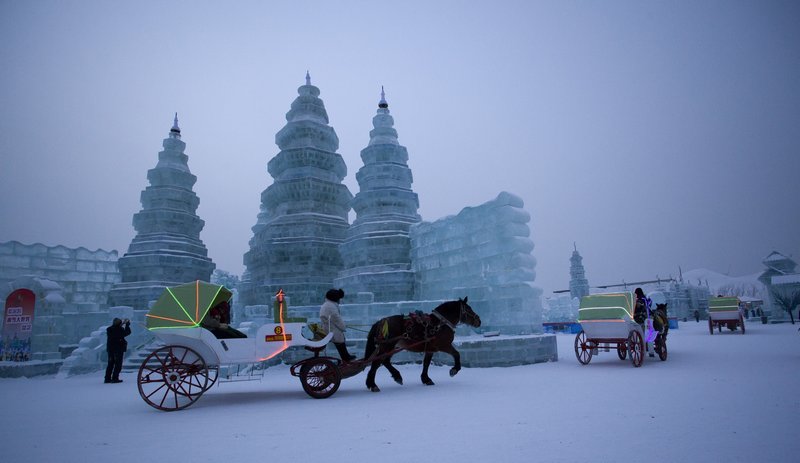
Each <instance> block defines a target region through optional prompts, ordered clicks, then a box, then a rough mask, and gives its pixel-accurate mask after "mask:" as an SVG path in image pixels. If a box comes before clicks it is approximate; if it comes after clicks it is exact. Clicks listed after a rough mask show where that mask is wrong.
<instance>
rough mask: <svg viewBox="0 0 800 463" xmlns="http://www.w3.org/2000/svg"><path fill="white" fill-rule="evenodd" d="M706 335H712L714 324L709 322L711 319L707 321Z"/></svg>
mask: <svg viewBox="0 0 800 463" xmlns="http://www.w3.org/2000/svg"><path fill="white" fill-rule="evenodd" d="M708 333H709V334H711V335H712V336H713V335H714V322H712V321H711V318H709V319H708Z"/></svg>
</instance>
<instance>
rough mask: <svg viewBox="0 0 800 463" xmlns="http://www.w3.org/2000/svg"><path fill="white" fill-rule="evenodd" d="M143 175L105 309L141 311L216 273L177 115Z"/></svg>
mask: <svg viewBox="0 0 800 463" xmlns="http://www.w3.org/2000/svg"><path fill="white" fill-rule="evenodd" d="M163 147H164V150H163V151H161V152H160V153H158V164H156V167H155V168H153V169H150V170H149V171H148V172H147V179H148V180H149V181H150V185H149V186H148V187H146V188H145V189H144V190H143V191H142V195H141V202H142V210H140V211H139V212H137V213H136V214H134V216H133V227H134V228H135V229H136V236H135V237H134V238H133V241H131V244H130V246H129V247H128V252H126V253H125V255H124V256H122V257H120V258H119V261H118V265H119V271H120V275H121V282H120V283H118V284H116V285H114V287H113V288H112V289H111V291H110V293H109V301H110V305H117V306H130V307H133V308H134V309H137V310H141V309H147V308H148V303H149V302H150V301H153V300H156V299H158V296H159V295H160V294H161V292H162V291H163V290H164V287H166V286H173V285H177V284H181V283H186V282H188V281H194V280H206V281H207V280H209V279H210V278H211V273H212V272H213V271H214V268H215V267H216V266H215V265H214V263H213V262H212V261H211V259H210V258H209V257H208V250H207V249H206V246H205V244H203V242H202V241H201V240H200V231H201V230H202V229H203V226H204V225H205V222H204V221H203V220H202V219H200V217H198V216H197V214H196V211H197V206H198V205H199V204H200V199H199V198H198V197H197V195H196V194H195V193H194V191H193V190H192V187H193V186H194V184H195V182H196V181H197V177H195V176H194V175H193V174H192V173H191V172H190V171H189V164H188V159H189V157H188V156H187V155H186V154H185V153H184V150H185V149H186V143H184V142H183V141H181V129H180V128H179V127H178V115H177V114H175V121H174V123H173V126H172V128H171V129H170V131H169V136H168V137H167V138H165V139H164V142H163Z"/></svg>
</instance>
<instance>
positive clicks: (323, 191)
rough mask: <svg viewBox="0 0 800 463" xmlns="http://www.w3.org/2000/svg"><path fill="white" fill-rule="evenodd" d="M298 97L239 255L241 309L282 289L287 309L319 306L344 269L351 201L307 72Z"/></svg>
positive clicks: (280, 135) (334, 141)
mask: <svg viewBox="0 0 800 463" xmlns="http://www.w3.org/2000/svg"><path fill="white" fill-rule="evenodd" d="M297 93H298V95H299V96H298V97H297V98H296V99H295V100H294V102H292V105H291V109H290V110H289V112H288V113H286V121H287V123H286V125H285V126H284V127H283V128H282V129H281V130H280V131H279V132H278V133H277V134H276V135H275V143H276V144H277V145H278V148H280V152H279V153H278V154H277V155H276V156H275V157H274V158H272V160H270V161H269V163H268V166H267V168H268V171H269V174H270V175H271V176H272V177H273V178H274V179H275V180H274V182H273V184H272V185H270V186H269V187H267V189H265V190H264V191H263V192H262V193H261V208H260V209H261V211H260V213H259V215H258V221H257V223H256V225H255V226H254V227H253V238H252V239H251V240H250V250H249V251H248V252H246V253H245V255H244V264H245V266H246V271H245V274H244V276H243V279H242V280H243V281H242V284H241V287H240V295H239V297H240V301H241V303H242V304H243V305H255V304H266V303H267V301H271V300H272V297H273V296H274V295H275V293H277V291H278V289H281V288H282V289H283V290H284V291H285V292H286V294H290V295H291V303H292V304H293V305H307V304H319V303H320V302H321V295H324V294H325V292H326V291H327V290H328V289H330V288H331V286H332V284H333V280H334V278H336V277H337V275H338V273H339V271H340V270H342V268H343V264H342V259H341V256H340V254H339V245H340V244H341V243H342V242H343V241H344V239H345V237H346V234H347V228H348V226H349V224H348V220H347V214H348V212H349V211H350V201H351V200H352V199H353V195H352V194H351V193H350V190H348V189H347V186H345V185H344V184H342V180H344V177H345V176H346V175H347V166H346V165H345V162H344V160H343V159H342V156H341V155H340V154H339V153H337V152H336V150H338V149H339V138H338V137H337V136H336V132H335V131H334V130H333V128H332V127H331V126H329V125H328V114H327V112H326V111H325V105H324V104H323V102H322V100H321V99H320V98H319V88H317V87H315V86H313V85H311V78H310V76H309V75H308V73H306V84H305V85H302V86H300V87H299V88H298V89H297Z"/></svg>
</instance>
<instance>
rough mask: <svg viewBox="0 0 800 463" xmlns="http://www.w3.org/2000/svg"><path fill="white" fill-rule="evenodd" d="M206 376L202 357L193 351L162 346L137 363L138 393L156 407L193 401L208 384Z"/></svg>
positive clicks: (176, 407)
mask: <svg viewBox="0 0 800 463" xmlns="http://www.w3.org/2000/svg"><path fill="white" fill-rule="evenodd" d="M209 376H210V374H209V369H208V367H207V366H206V362H205V360H203V357H201V356H200V354H198V353H197V352H196V351H194V350H192V349H190V348H188V347H184V346H165V347H162V348H160V349H158V350H155V351H153V352H152V353H151V354H150V355H148V356H147V358H145V359H144V362H142V366H141V367H139V375H138V377H137V383H138V385H139V395H141V396H142V399H144V401H145V402H147V404H148V405H150V406H151V407H153V408H157V409H158V410H163V411H167V412H171V411H175V410H180V409H183V408H186V407H188V406H189V405H191V404H193V403H195V401H197V399H199V398H200V396H201V395H203V392H205V391H206V390H207V389H208V388H209V387H210V385H209ZM214 381H216V374H215V375H214ZM212 384H213V382H212Z"/></svg>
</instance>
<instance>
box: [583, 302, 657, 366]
mask: <svg viewBox="0 0 800 463" xmlns="http://www.w3.org/2000/svg"><path fill="white" fill-rule="evenodd" d="M635 307H636V297H635V295H634V294H633V293H630V292H623V293H609V294H593V295H589V296H584V297H582V298H581V302H580V308H579V309H578V322H579V323H580V324H581V331H580V332H579V333H578V334H577V335H576V336H575V356H576V357H577V358H578V361H579V362H580V363H581V364H583V365H586V364H588V363H589V362H590V361H591V360H592V356H593V355H596V354H598V353H599V352H600V351H601V350H605V351H609V350H611V349H615V350H616V351H617V356H618V357H619V359H620V360H625V359H627V358H630V359H631V362H632V363H633V366H634V367H639V366H641V365H642V362H643V360H644V352H645V351H646V350H647V348H648V346H647V345H646V343H645V332H644V331H645V330H644V329H643V327H642V326H641V325H639V324H638V323H636V321H634V310H635ZM654 350H655V351H656V353H658V355H659V358H660V359H661V360H666V358H667V346H666V342H660V343H657V344H656V345H655V346H654Z"/></svg>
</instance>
